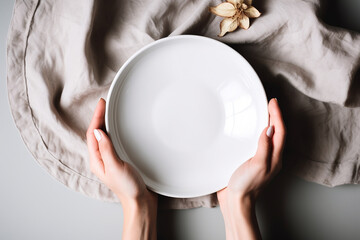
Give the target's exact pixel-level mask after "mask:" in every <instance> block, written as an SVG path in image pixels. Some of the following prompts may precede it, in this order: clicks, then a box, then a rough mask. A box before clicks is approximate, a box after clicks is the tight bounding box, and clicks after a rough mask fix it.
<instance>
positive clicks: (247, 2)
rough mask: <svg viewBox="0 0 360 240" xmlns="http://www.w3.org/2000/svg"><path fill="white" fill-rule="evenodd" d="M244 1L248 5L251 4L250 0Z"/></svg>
mask: <svg viewBox="0 0 360 240" xmlns="http://www.w3.org/2000/svg"><path fill="white" fill-rule="evenodd" d="M244 3H245V4H246V5H248V6H251V5H252V0H244Z"/></svg>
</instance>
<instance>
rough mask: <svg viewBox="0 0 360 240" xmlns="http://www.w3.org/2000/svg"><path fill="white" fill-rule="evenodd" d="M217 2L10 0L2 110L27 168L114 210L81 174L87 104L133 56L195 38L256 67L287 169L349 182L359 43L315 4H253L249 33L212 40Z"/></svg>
mask: <svg viewBox="0 0 360 240" xmlns="http://www.w3.org/2000/svg"><path fill="white" fill-rule="evenodd" d="M219 2H220V1H204V0H201V1H200V0H184V1H176V0H144V1H131V0H129V1H120V0H119V1H115V0H112V1H95V0H78V1H70V0H62V1H55V0H42V1H39V0H25V1H20V0H16V1H15V6H14V12H13V18H12V21H11V26H10V29H9V35H8V43H7V73H8V76H7V81H8V94H9V102H10V105H11V110H12V114H13V118H14V121H15V123H16V125H17V127H18V129H19V131H20V134H21V136H22V138H23V140H24V142H25V144H26V146H27V147H28V149H29V150H30V152H31V153H32V154H33V156H34V158H35V159H36V160H37V161H38V163H39V164H40V165H41V166H42V167H43V168H44V169H45V170H46V171H48V172H49V173H50V174H51V175H52V176H54V177H55V178H56V179H58V180H59V181H60V182H62V183H64V184H65V185H66V186H68V187H70V188H72V189H74V190H76V191H79V192H82V193H84V194H86V195H88V196H90V197H94V198H97V199H102V200H107V201H117V199H116V197H115V196H114V194H113V193H112V192H111V191H110V190H109V189H108V188H107V187H106V186H105V185H104V184H102V183H101V182H100V181H99V180H98V179H97V178H96V177H95V176H94V175H93V174H92V173H91V172H90V170H89V166H88V153H87V148H86V142H85V132H86V129H87V126H88V124H89V121H90V119H91V115H92V113H93V111H94V107H95V105H96V103H97V101H98V99H99V98H100V97H104V98H105V97H106V95H107V91H108V88H109V86H110V84H111V81H112V79H113V77H114V76H115V74H116V72H117V71H118V69H119V68H120V67H121V65H122V64H123V63H124V62H125V61H126V60H127V59H128V58H129V57H130V56H131V55H132V54H133V53H135V52H136V51H137V50H139V49H140V48H141V47H143V46H145V45H146V44H148V43H151V42H153V41H155V40H157V39H160V38H163V37H167V36H172V35H179V34H196V35H203V36H207V37H211V38H215V39H218V40H220V41H223V42H225V43H228V44H231V46H232V47H233V48H235V49H236V50H237V51H239V53H241V54H242V55H243V56H244V57H245V58H246V59H247V60H249V61H250V63H251V64H252V65H253V66H254V67H255V70H256V71H257V72H258V73H259V75H260V78H261V79H262V81H263V84H264V86H265V89H266V92H267V94H268V96H276V97H278V99H279V102H280V104H281V108H282V110H283V112H284V115H285V121H286V124H287V127H288V132H289V133H288V142H287V147H286V152H285V166H286V169H288V170H290V171H295V172H296V173H297V174H298V175H299V176H301V177H303V178H305V179H308V180H311V181H314V182H318V183H321V184H325V185H329V186H334V185H338V184H344V183H358V182H359V179H360V177H359V168H360V158H359V156H360V150H359V147H358V143H359V141H360V126H359V120H358V119H360V110H359V108H358V107H359V106H360V102H359V98H358V96H359V84H358V83H359V62H360V61H359V58H360V36H359V34H357V33H354V32H349V31H346V30H343V29H338V28H333V27H330V26H327V25H325V24H323V23H322V21H321V20H320V19H319V17H318V15H317V13H318V10H319V8H320V4H319V1H317V0H313V1H310V0H309V1H301V0H269V1H256V0H254V2H253V4H254V5H255V6H256V7H257V8H258V9H260V11H262V13H263V14H262V16H261V17H260V18H258V19H256V20H255V21H253V22H252V26H251V27H250V29H249V30H247V31H244V30H238V31H236V32H234V33H231V34H228V35H226V36H225V37H224V38H221V39H219V38H218V37H217V34H218V33H219V22H220V20H221V19H220V18H218V17H215V16H213V15H211V14H210V13H209V12H208V7H209V6H214V5H217V4H218V3H219ZM225 60H226V59H214V61H225ZM348 106H352V107H353V108H347V107H348ZM160 201H161V205H162V206H164V207H169V208H192V207H200V206H207V207H211V206H215V205H216V204H217V200H216V196H215V195H210V196H204V197H200V198H194V199H171V198H162V199H161V200H160Z"/></svg>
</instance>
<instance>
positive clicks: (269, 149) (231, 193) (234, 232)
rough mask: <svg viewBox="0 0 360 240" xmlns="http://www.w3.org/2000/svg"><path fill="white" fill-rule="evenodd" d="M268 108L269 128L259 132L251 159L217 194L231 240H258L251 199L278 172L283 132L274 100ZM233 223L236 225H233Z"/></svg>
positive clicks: (280, 118) (281, 120)
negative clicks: (256, 145) (256, 146)
mask: <svg viewBox="0 0 360 240" xmlns="http://www.w3.org/2000/svg"><path fill="white" fill-rule="evenodd" d="M268 109H269V115H270V126H269V127H266V128H265V129H264V130H263V132H262V133H261V135H260V139H259V142H258V149H257V152H256V154H255V156H254V157H252V158H250V159H249V160H248V161H246V162H244V163H243V164H242V165H241V166H240V167H239V168H238V169H237V170H236V171H235V172H234V173H233V175H232V177H231V179H230V181H229V184H228V186H227V187H226V188H224V189H222V190H220V191H218V192H217V196H218V200H219V205H220V208H221V211H222V213H223V216H224V220H225V226H226V232H227V236H228V237H229V238H231V239H258V238H259V236H260V235H259V232H258V230H257V229H256V228H257V223H256V218H255V211H254V207H255V200H256V198H257V196H258V195H259V193H260V191H261V190H262V189H263V187H264V186H265V185H266V184H267V183H269V182H270V181H271V179H272V178H273V177H274V176H275V175H276V174H277V173H278V172H279V171H280V169H281V165H282V163H281V159H282V152H283V148H284V143H285V135H286V129H285V126H284V122H283V119H282V115H281V111H280V108H279V105H278V102H277V100H276V99H271V100H270V102H269V106H268ZM254 218H255V220H254ZM234 222H237V223H238V225H236V224H235V225H234ZM241 224H245V225H243V226H242V225H241ZM239 234H240V236H241V237H240V236H239ZM236 236H237V237H236ZM242 237H244V238H242Z"/></svg>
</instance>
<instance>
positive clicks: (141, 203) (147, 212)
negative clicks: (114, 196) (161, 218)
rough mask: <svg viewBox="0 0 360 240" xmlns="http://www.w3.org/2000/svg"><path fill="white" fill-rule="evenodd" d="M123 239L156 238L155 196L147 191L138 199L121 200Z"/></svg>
mask: <svg viewBox="0 0 360 240" xmlns="http://www.w3.org/2000/svg"><path fill="white" fill-rule="evenodd" d="M121 204H122V207H123V212H124V230H123V239H156V221H157V220H156V219H157V196H156V195H155V194H152V193H150V192H149V194H146V195H144V196H143V197H142V198H139V199H128V200H123V201H121Z"/></svg>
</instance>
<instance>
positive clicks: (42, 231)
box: [0, 0, 360, 240]
mask: <svg viewBox="0 0 360 240" xmlns="http://www.w3.org/2000/svg"><path fill="white" fill-rule="evenodd" d="M324 2H326V3H327V8H326V11H325V12H324V15H323V16H324V19H325V21H326V22H328V23H330V24H335V25H337V26H340V27H345V28H348V29H352V30H355V31H357V32H360V14H358V13H359V12H360V1H356V0H346V1H344V0H343V1H340V0H338V1H324ZM340 3H341V4H340ZM12 7H13V1H10V0H1V2H0V20H1V21H0V56H1V57H0V79H1V81H0V91H1V93H0V109H1V114H0V149H1V151H0V153H1V157H0V161H1V167H0V239H4V240H8V239H54V240H56V239H59V240H60V239H86V240H90V239H120V238H121V232H122V222H123V219H122V209H121V206H120V205H118V204H110V203H104V202H101V201H97V200H94V199H91V198H88V197H85V196H83V195H81V194H79V193H76V192H74V191H72V190H70V189H68V188H66V187H65V186H64V185H62V184H61V183H59V182H57V181H56V180H54V179H53V178H52V177H51V176H50V175H49V174H48V173H46V172H45V171H44V170H43V169H42V168H41V167H39V165H38V164H37V163H36V161H34V159H33V157H32V156H31V154H30V153H29V152H28V151H27V149H26V148H25V145H24V143H23V142H22V140H21V137H20V135H19V132H18V130H17V129H16V127H15V124H14V123H13V120H12V117H11V114H10V109H9V105H8V100H7V92H6V68H5V67H6V65H5V61H6V59H5V56H6V36H7V31H8V26H9V22H10V19H11V13H12ZM257 215H258V220H259V224H260V228H261V232H262V235H263V238H264V239H306V240H309V239H317V240H318V239H326V240H332V239H334V240H335V239H341V240H347V239H349V240H352V239H360V186H355V185H346V186H340V187H336V188H327V187H323V186H320V185H317V184H314V183H309V182H305V181H303V180H301V179H298V178H296V177H294V176H290V175H286V174H281V175H279V176H278V177H277V178H276V179H275V180H274V181H273V183H272V184H271V185H270V186H269V187H268V188H267V189H266V190H265V192H264V193H263V194H262V196H261V197H260V199H259V201H258V203H257ZM158 235H159V239H186V240H191V239H207V240H211V239H225V231H224V223H223V220H222V216H221V213H220V210H219V208H213V209H207V208H202V209H193V210H167V211H164V210H163V211H160V212H159V219H158Z"/></svg>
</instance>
